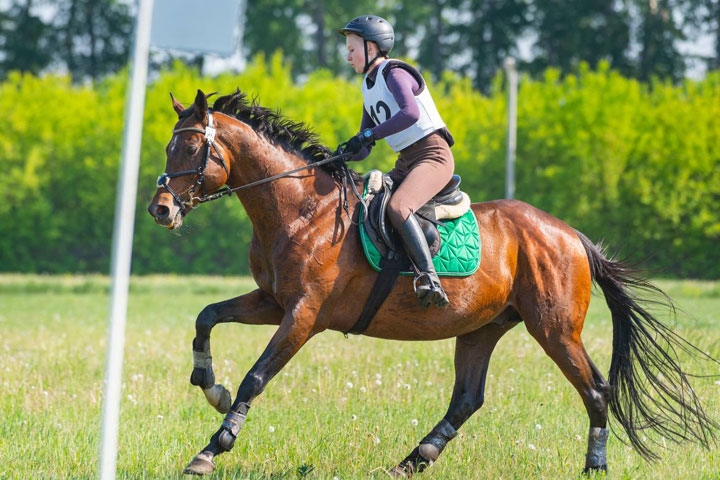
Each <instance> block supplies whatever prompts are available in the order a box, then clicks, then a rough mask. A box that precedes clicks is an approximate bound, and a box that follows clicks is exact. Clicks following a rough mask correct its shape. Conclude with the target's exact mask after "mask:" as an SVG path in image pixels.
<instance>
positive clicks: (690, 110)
mask: <svg viewBox="0 0 720 480" xmlns="http://www.w3.org/2000/svg"><path fill="white" fill-rule="evenodd" d="M126 81H127V77H126V75H124V74H123V75H117V76H115V77H111V78H108V79H106V80H105V81H104V82H102V83H100V84H97V85H95V86H92V87H90V86H73V85H71V84H70V82H69V80H68V78H67V77H62V76H46V77H42V78H37V77H33V76H30V75H20V74H13V75H11V76H10V77H9V78H8V79H7V80H6V81H5V82H4V83H2V84H0V119H2V122H3V126H2V129H0V158H1V159H2V164H3V166H4V169H3V171H4V177H5V178H4V179H3V181H2V182H0V195H1V197H2V200H1V201H0V232H2V235H0V271H17V272H51V273H56V272H104V271H107V270H108V264H109V251H110V244H111V237H112V225H113V219H112V216H113V212H114V200H115V193H116V181H117V179H116V177H117V170H118V161H119V159H120V148H121V142H122V127H123V108H124V104H125V93H124V91H125V86H126ZM238 86H239V87H240V88H241V89H243V90H244V91H246V92H248V93H250V94H253V95H257V96H258V97H259V98H260V99H261V100H262V104H263V105H265V106H270V107H279V108H280V109H281V110H282V111H283V113H285V114H286V115H287V116H289V117H290V118H292V119H294V120H301V121H304V122H307V123H308V124H310V125H312V126H313V127H314V129H315V130H316V131H317V132H318V133H319V134H320V138H321V140H322V141H323V142H324V143H326V144H327V145H329V146H334V145H336V144H337V143H338V142H339V141H341V140H344V139H346V138H347V137H348V136H349V135H351V134H352V133H353V132H355V131H356V130H357V127H358V125H359V121H360V114H361V94H360V79H359V77H358V78H357V79H356V81H355V82H348V81H346V80H344V79H340V78H335V77H333V76H332V75H330V74H329V73H328V72H324V71H318V72H315V73H313V74H312V75H311V76H310V77H309V78H308V79H307V81H306V82H305V83H304V84H302V85H298V84H294V83H293V82H292V80H291V77H290V72H289V66H287V65H285V64H284V63H283V61H282V58H281V57H280V56H279V55H277V56H275V57H273V58H272V59H269V60H265V59H263V58H262V57H258V58H257V59H255V60H254V61H253V62H252V63H251V64H250V65H249V67H248V68H247V69H246V71H245V72H243V73H242V74H238V75H235V74H223V75H220V76H218V77H214V78H209V77H201V76H200V75H198V74H197V72H195V71H194V70H191V69H188V68H186V67H184V66H183V65H181V64H176V65H175V66H174V67H173V68H172V70H169V71H165V72H163V73H161V74H160V75H159V77H158V78H156V79H154V81H153V82H152V83H151V85H150V87H149V88H148V92H147V99H146V108H145V127H144V132H143V146H142V159H141V167H140V184H139V188H138V210H137V220H136V226H135V244H134V260H133V270H134V272H136V273H151V272H177V273H217V274H231V273H232V274H241V273H247V272H248V259H247V245H248V243H249V239H250V235H251V230H250V223H249V221H248V220H247V217H246V216H245V213H244V211H243V209H242V206H241V205H240V203H239V202H238V201H237V200H236V199H225V200H222V201H218V202H214V203H212V204H208V205H205V206H203V208H201V209H199V210H197V211H195V212H193V214H192V215H190V216H189V217H188V219H187V221H186V224H187V227H184V228H183V229H182V230H181V231H180V232H179V233H171V232H168V231H166V230H164V229H162V228H160V227H158V226H156V225H155V224H154V222H153V221H152V220H151V218H150V216H149V215H148V214H147V213H146V211H145V208H146V206H147V203H148V201H149V199H150V198H151V197H152V195H153V194H154V191H155V186H154V184H155V178H156V177H157V175H158V174H159V173H161V172H162V171H163V170H164V165H165V154H164V149H165V145H166V143H167V142H168V141H169V139H170V136H171V133H170V131H171V129H172V126H173V124H174V120H175V118H176V117H175V115H174V112H173V110H172V108H171V103H170V99H169V96H168V92H170V91H172V92H173V93H174V94H175V96H176V97H177V98H179V99H180V100H181V101H184V102H185V103H186V104H189V103H191V102H192V100H193V98H194V95H195V91H196V89H198V88H201V89H203V90H204V91H205V92H213V91H217V92H220V93H229V92H231V91H233V90H234V89H235V88H236V87H238ZM431 88H432V91H433V94H434V97H435V99H436V102H437V103H438V107H439V109H440V111H441V113H442V114H443V117H444V118H445V120H446V122H447V123H448V125H449V128H450V130H451V131H452V133H453V135H454V136H455V138H456V140H457V145H456V146H455V147H454V148H453V152H454V155H455V158H456V170H457V172H458V173H459V174H461V175H462V176H463V182H464V183H463V186H464V190H466V191H467V192H468V193H469V194H470V195H471V197H472V198H473V200H474V201H483V200H490V199H495V198H500V197H502V196H503V190H504V165H505V159H504V157H505V147H504V145H505V135H506V133H505V123H506V120H505V117H506V101H505V95H504V93H503V91H502V79H501V78H500V77H498V78H497V79H496V81H495V84H494V86H493V89H492V91H493V92H494V93H493V94H492V95H491V96H490V97H486V96H482V95H481V94H480V93H478V92H477V91H475V90H473V89H472V87H471V83H470V80H468V79H466V78H460V77H458V76H455V75H453V74H446V75H445V77H444V78H443V79H442V80H441V81H439V82H437V83H436V84H434V85H432V86H431ZM518 109H519V111H518V161H517V182H518V185H517V197H518V198H520V199H522V200H525V201H527V202H530V203H532V204H534V205H536V206H537V207H539V208H541V209H544V210H547V211H549V212H550V213H552V214H553V215H556V216H558V217H560V218H562V219H563V220H565V221H567V222H568V223H570V224H571V225H573V226H574V227H576V228H578V229H580V230H582V231H583V232H585V233H586V234H587V235H588V236H590V237H591V238H592V239H595V240H598V239H600V238H605V239H606V240H607V242H608V243H609V244H610V245H612V246H614V247H618V248H621V251H622V252H624V253H634V254H635V256H638V257H650V260H649V263H648V264H646V265H649V266H652V267H657V268H658V269H661V270H662V271H664V272H667V273H668V274H671V275H677V276H690V277H698V278H718V277H720V247H719V246H718V244H719V243H720V242H719V239H720V208H719V207H718V205H719V204H720V168H718V167H720V120H718V119H720V74H718V73H713V74H710V75H708V77H707V78H706V79H705V80H703V81H700V82H691V81H688V82H686V83H684V84H683V85H681V86H672V85H670V84H664V83H657V82H656V83H652V84H651V85H645V84H641V83H638V82H637V81H635V80H630V79H626V78H623V77H622V76H620V75H619V74H617V73H615V72H612V71H609V70H608V68H607V67H606V66H601V67H600V69H599V70H598V71H596V72H591V71H588V70H587V69H581V71H580V72H579V73H578V75H576V76H567V77H564V78H560V76H559V73H558V72H557V71H554V70H549V71H547V72H546V74H545V76H544V78H542V79H540V80H531V79H529V78H523V79H522V81H521V89H520V93H519V106H518ZM393 162H394V156H393V154H392V152H391V151H390V149H389V148H388V147H387V146H386V145H384V144H382V145H381V146H380V147H379V148H376V149H375V151H374V153H373V155H372V156H371V158H370V159H368V160H366V161H365V162H363V163H361V164H356V165H355V167H356V168H357V169H359V170H362V171H366V170H369V169H370V168H383V169H386V170H387V169H389V168H390V167H391V166H392V164H393Z"/></svg>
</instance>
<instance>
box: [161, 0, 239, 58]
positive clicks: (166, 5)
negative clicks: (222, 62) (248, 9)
mask: <svg viewBox="0 0 720 480" xmlns="http://www.w3.org/2000/svg"><path fill="white" fill-rule="evenodd" d="M242 1H243V0H211V1H209V2H200V1H198V0H155V10H154V13H153V22H152V36H151V45H152V46H153V47H158V48H167V49H170V50H184V51H188V52H193V53H216V54H218V55H222V56H230V55H232V54H233V53H235V51H236V50H237V47H238V40H239V38H238V37H239V35H240V14H241V11H240V7H241V4H242Z"/></svg>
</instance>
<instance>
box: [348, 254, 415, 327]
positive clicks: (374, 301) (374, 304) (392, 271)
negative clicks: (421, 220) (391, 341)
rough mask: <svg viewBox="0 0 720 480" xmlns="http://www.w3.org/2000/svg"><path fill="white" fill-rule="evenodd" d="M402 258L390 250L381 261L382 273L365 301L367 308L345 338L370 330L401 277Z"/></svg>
mask: <svg viewBox="0 0 720 480" xmlns="http://www.w3.org/2000/svg"><path fill="white" fill-rule="evenodd" d="M402 257H403V255H401V254H400V253H398V252H395V251H393V250H390V251H388V255H387V257H383V258H382V260H380V272H379V273H378V276H377V278H376V279H375V283H374V284H373V286H372V289H371V290H370V295H368V299H367V300H366V301H365V307H364V308H363V311H362V313H361V314H360V317H359V318H358V319H357V322H355V325H353V326H352V328H351V329H350V330H348V331H347V332H343V333H344V335H345V336H347V335H348V334H349V333H352V334H353V335H360V334H362V333H364V332H365V330H367V329H368V327H369V326H370V322H371V321H372V319H373V318H374V317H375V314H376V313H377V311H378V310H379V309H380V307H381V306H382V304H383V303H384V302H385V299H386V298H387V296H388V295H389V294H390V291H391V290H392V289H393V287H394V286H395V282H396V281H397V279H398V277H399V276H400V272H401V271H402V269H403V263H404V262H403V260H402Z"/></svg>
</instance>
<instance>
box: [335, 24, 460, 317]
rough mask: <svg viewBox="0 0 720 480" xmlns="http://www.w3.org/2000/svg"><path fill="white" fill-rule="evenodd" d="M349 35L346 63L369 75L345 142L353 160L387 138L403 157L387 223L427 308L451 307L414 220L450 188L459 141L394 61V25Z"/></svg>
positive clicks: (413, 73)
mask: <svg viewBox="0 0 720 480" xmlns="http://www.w3.org/2000/svg"><path fill="white" fill-rule="evenodd" d="M338 32H339V33H341V34H342V35H344V36H345V44H346V47H347V51H348V54H347V61H348V62H349V63H350V65H351V66H352V67H353V69H354V70H355V72H356V73H364V74H365V78H364V80H363V84H362V94H363V116H362V121H361V124H360V132H359V133H358V134H357V135H355V136H353V137H352V138H350V140H348V141H347V142H346V143H345V151H346V152H349V153H354V156H353V157H352V160H362V159H364V158H366V157H367V156H368V155H369V154H370V150H371V149H372V147H373V146H374V145H375V140H380V139H383V138H384V139H385V140H386V141H387V143H388V144H389V145H390V147H391V148H392V149H393V150H394V151H395V152H398V158H397V161H396V162H395V168H393V169H392V170H391V171H390V172H389V173H388V174H389V175H390V177H391V178H392V180H393V183H394V185H398V184H399V185H400V186H399V187H398V188H397V190H395V193H394V194H393V195H392V197H391V199H390V203H389V204H388V207H387V210H388V216H389V217H390V222H391V223H392V225H393V227H394V228H395V230H396V231H397V232H398V233H399V235H400V238H401V239H402V241H403V243H404V245H405V248H406V250H407V252H408V255H409V256H410V259H411V260H412V262H413V264H414V265H415V267H416V269H417V270H418V271H419V272H418V275H417V277H416V282H415V285H416V290H415V292H416V294H417V296H418V299H419V300H420V303H421V305H423V306H425V307H427V306H429V305H432V304H435V305H437V306H439V307H444V306H446V305H447V304H448V303H449V301H448V297H447V295H446V294H445V291H444V290H443V288H442V286H441V285H440V279H439V278H438V276H437V273H436V272H435V267H434V265H433V262H432V257H431V255H430V249H429V248H428V244H427V240H426V239H425V235H424V234H423V231H422V229H421V227H420V225H419V224H418V221H417V218H416V217H415V215H413V213H414V212H416V211H417V210H418V209H419V208H420V207H422V206H423V205H425V203H427V202H428V201H429V200H430V199H431V198H433V197H434V196H435V195H436V194H437V193H438V192H439V191H440V190H442V188H443V187H445V185H447V184H448V182H449V181H450V179H451V177H452V175H453V171H454V168H455V163H454V160H453V155H452V153H451V152H450V147H451V146H452V145H453V143H455V142H454V140H453V138H452V135H450V132H449V131H448V129H447V128H446V126H445V122H443V120H442V118H441V117H440V114H439V113H438V111H437V108H436V107H435V103H434V102H433V99H432V97H431V96H430V92H429V91H428V88H427V85H426V84H425V80H424V79H423V77H422V75H420V73H419V72H418V71H417V70H416V69H415V68H413V67H412V66H410V65H408V64H407V63H404V62H401V61H399V60H391V59H389V58H388V56H387V55H388V53H389V52H390V50H391V49H392V47H393V44H394V42H395V34H394V31H393V27H392V25H390V23H388V21H387V20H385V19H383V18H380V17H377V16H375V15H363V16H360V17H357V18H355V19H353V20H351V21H350V22H349V23H348V24H347V25H345V27H344V28H342V29H340V30H338Z"/></svg>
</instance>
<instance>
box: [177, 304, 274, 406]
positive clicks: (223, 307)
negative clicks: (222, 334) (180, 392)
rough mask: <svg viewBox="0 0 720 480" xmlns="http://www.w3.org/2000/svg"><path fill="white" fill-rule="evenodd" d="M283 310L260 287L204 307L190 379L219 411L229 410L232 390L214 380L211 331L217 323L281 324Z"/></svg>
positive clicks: (198, 326)
mask: <svg viewBox="0 0 720 480" xmlns="http://www.w3.org/2000/svg"><path fill="white" fill-rule="evenodd" d="M282 316H283V311H282V309H281V308H280V307H279V306H278V304H277V303H276V302H275V300H274V299H272V298H270V297H268V296H267V295H265V294H264V293H263V292H262V291H261V290H254V291H252V292H250V293H247V294H245V295H241V296H239V297H235V298H231V299H230V300H225V301H224V302H219V303H213V304H211V305H208V306H207V307H205V308H204V309H203V310H202V312H200V315H198V317H197V320H196V321H195V339H194V340H193V371H192V374H191V375H190V383H191V384H193V385H196V386H198V387H200V388H202V390H203V393H204V394H205V398H207V401H208V403H210V405H212V406H213V407H215V409H216V410H217V411H218V412H220V413H227V412H228V411H229V410H230V404H231V403H232V399H231V397H230V392H228V390H227V389H226V388H225V387H223V386H222V385H220V384H215V374H214V373H213V369H212V356H211V355H210V332H211V331H212V329H213V327H215V325H217V324H218V323H226V322H237V323H251V324H276V325H277V324H279V323H280V321H281V320H282Z"/></svg>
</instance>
